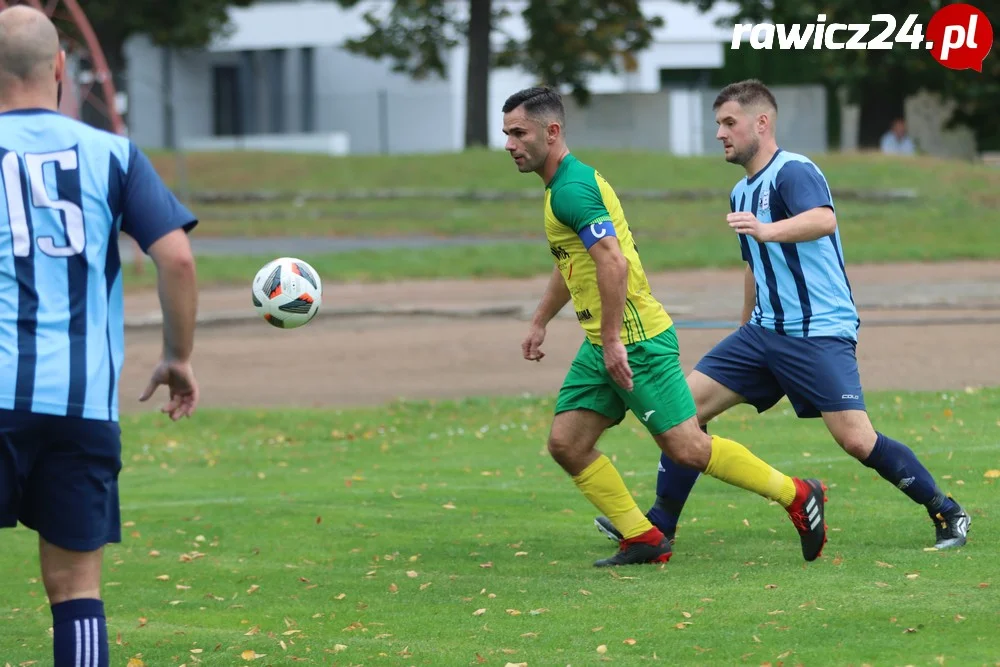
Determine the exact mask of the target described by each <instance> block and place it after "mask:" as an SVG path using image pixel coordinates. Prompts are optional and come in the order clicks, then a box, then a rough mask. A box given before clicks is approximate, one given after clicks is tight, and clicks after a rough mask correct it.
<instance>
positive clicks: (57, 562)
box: [41, 541, 102, 604]
mask: <svg viewBox="0 0 1000 667" xmlns="http://www.w3.org/2000/svg"><path fill="white" fill-rule="evenodd" d="M101 563H102V553H101V550H97V551H80V552H75V551H68V550H65V549H61V548H59V547H55V546H54V545H51V544H49V543H47V542H44V541H42V543H41V567H42V583H43V584H44V585H45V594H46V595H48V597H49V601H50V602H51V604H58V603H59V602H65V601H66V600H78V599H83V598H91V599H99V598H100V592H101Z"/></svg>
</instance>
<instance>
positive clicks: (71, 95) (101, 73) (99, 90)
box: [0, 0, 125, 134]
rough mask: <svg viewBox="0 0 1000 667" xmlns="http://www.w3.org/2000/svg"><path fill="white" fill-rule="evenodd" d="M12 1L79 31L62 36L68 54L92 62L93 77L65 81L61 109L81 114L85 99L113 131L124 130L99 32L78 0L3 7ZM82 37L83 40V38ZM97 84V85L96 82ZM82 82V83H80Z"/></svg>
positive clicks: (0, 1) (1, 1) (29, 0)
mask: <svg viewBox="0 0 1000 667" xmlns="http://www.w3.org/2000/svg"><path fill="white" fill-rule="evenodd" d="M11 5H28V6H30V7H34V8H35V9H38V10H40V11H43V12H45V14H46V15H47V16H48V17H49V18H51V19H53V20H55V21H56V22H57V24H58V22H59V21H64V22H68V23H72V24H73V26H75V28H76V32H77V33H78V34H70V33H68V32H67V31H61V34H60V37H61V38H62V41H63V46H64V48H65V49H66V54H67V56H76V57H78V58H84V59H86V60H87V61H88V62H89V63H90V64H91V67H92V68H93V69H92V73H93V77H92V78H91V79H90V80H89V81H87V82H85V83H79V84H78V82H69V81H67V82H65V83H64V84H63V97H62V102H61V104H60V111H62V112H63V113H65V114H66V115H68V116H72V117H74V118H79V116H80V107H81V105H82V104H83V102H84V101H86V102H88V103H89V104H90V106H91V107H92V108H93V109H95V110H97V111H98V112H99V113H101V114H102V115H103V116H104V117H105V118H107V120H108V125H109V126H110V129H111V131H112V132H114V133H116V134H124V133H125V124H124V122H122V118H121V116H120V115H119V113H118V105H117V103H116V97H115V95H116V93H115V84H114V80H113V79H112V76H111V70H109V69H108V61H107V59H106V58H105V57H104V51H103V50H102V49H101V44H100V42H98V41H97V35H95V34H94V29H93V27H91V25H90V21H88V20H87V15H86V14H84V13H83V9H81V8H80V5H79V3H77V1H76V0H45V2H44V3H43V1H42V0H22V1H21V2H9V3H8V2H7V0H0V9H6V8H7V7H9V6H11ZM81 40H82V41H81ZM95 84H96V86H95ZM78 85H79V87H77V86H78Z"/></svg>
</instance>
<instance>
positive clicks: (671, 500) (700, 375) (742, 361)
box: [594, 327, 783, 542]
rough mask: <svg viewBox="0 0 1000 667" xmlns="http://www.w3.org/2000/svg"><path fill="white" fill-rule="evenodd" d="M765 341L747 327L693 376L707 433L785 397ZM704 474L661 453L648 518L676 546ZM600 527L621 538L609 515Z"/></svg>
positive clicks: (600, 519) (690, 383) (712, 352)
mask: <svg viewBox="0 0 1000 667" xmlns="http://www.w3.org/2000/svg"><path fill="white" fill-rule="evenodd" d="M759 340H760V339H759V336H758V335H757V334H756V332H755V331H754V330H753V329H750V328H749V327H741V328H740V329H737V330H736V331H734V332H733V333H731V334H730V335H728V336H727V337H726V338H724V339H723V340H721V341H720V342H719V343H718V344H717V345H716V346H715V347H714V348H713V349H712V350H710V351H709V352H708V353H707V354H706V355H705V356H704V357H703V358H702V359H701V360H700V361H699V362H698V364H697V365H696V366H695V369H694V370H693V371H692V372H691V373H690V375H688V378H687V383H688V387H689V389H690V391H691V394H692V396H693V397H694V402H695V407H696V409H697V413H698V421H699V423H700V424H701V426H702V430H703V431H705V433H708V429H707V424H708V423H709V422H711V421H712V420H713V419H715V418H716V417H718V416H719V415H720V414H722V413H723V412H725V411H726V410H728V409H730V408H731V407H733V406H734V405H738V404H740V403H745V402H750V403H751V404H753V405H755V406H756V407H757V409H758V410H759V411H764V410H766V409H767V408H769V407H771V406H772V405H774V404H775V403H776V402H777V401H778V399H780V398H781V396H782V395H783V392H782V390H781V388H780V387H779V386H778V384H777V382H776V381H775V379H774V378H773V376H771V374H770V372H769V371H768V369H767V365H766V362H765V359H764V349H763V347H762V346H761V345H760V343H759ZM747 396H749V397H750V398H749V399H748V398H747ZM700 474H701V473H700V472H699V471H698V469H696V468H690V467H688V466H684V465H681V464H679V463H675V462H674V461H672V460H671V459H670V457H669V456H667V455H666V454H665V453H662V452H661V454H660V461H659V466H658V468H657V474H656V500H655V501H654V503H653V506H652V507H651V508H650V509H649V511H648V512H647V513H646V516H647V517H648V518H649V520H650V521H651V522H652V523H653V525H655V526H656V527H657V528H659V529H660V530H661V531H663V534H664V535H666V536H667V538H668V539H670V540H671V542H672V541H673V538H674V535H675V532H676V529H677V522H678V521H679V519H680V515H681V511H682V510H683V508H684V504H685V503H686V502H687V498H688V496H689V495H690V494H691V491H692V489H693V488H694V485H695V482H697V481H698V477H699V475H700ZM594 524H595V525H596V526H597V528H598V530H599V531H601V532H602V533H603V534H604V535H606V536H607V537H608V538H610V539H618V535H617V534H616V533H615V531H614V529H613V528H612V527H611V526H610V524H609V522H608V521H607V520H606V519H605V518H604V517H597V518H596V519H595V520H594Z"/></svg>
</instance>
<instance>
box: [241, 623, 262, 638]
mask: <svg viewBox="0 0 1000 667" xmlns="http://www.w3.org/2000/svg"><path fill="white" fill-rule="evenodd" d="M259 632H260V626H259V625H255V626H253V627H252V628H250V629H249V630H247V631H246V632H244V633H243V636H244V637H253V636H254V635H256V634H258V633H259Z"/></svg>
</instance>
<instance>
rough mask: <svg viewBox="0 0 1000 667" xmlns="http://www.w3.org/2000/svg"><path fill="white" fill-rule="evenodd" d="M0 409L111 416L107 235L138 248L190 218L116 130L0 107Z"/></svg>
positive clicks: (115, 367)
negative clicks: (122, 236) (132, 241)
mask: <svg viewBox="0 0 1000 667" xmlns="http://www.w3.org/2000/svg"><path fill="white" fill-rule="evenodd" d="M0 196H2V199H0V408H3V409H8V410H11V409H13V410H25V411H31V412H36V413H41V414H52V415H65V416H71V417H83V418H87V419H100V420H111V421H117V419H118V378H119V376H120V373H121V368H122V362H123V360H124V357H125V331H124V329H125V315H124V300H123V296H122V271H121V260H120V258H119V254H118V233H119V232H120V231H124V232H126V233H128V234H129V235H130V236H132V237H133V238H135V239H136V241H137V242H138V243H139V246H140V247H141V248H142V250H143V251H144V252H145V251H147V250H148V249H149V247H150V246H151V245H152V244H153V243H154V242H155V241H156V240H157V239H159V238H161V237H163V236H164V235H166V234H167V233H169V232H171V231H173V230H175V229H184V230H186V231H190V230H191V229H192V228H193V227H194V226H195V225H197V222H198V221H197V219H196V218H195V216H194V215H193V214H192V213H191V212H190V211H188V210H187V209H186V208H185V207H184V206H183V205H182V204H181V203H180V202H179V201H178V200H177V199H176V197H174V195H173V194H172V193H171V192H170V191H169V190H168V189H167V187H166V186H165V185H164V184H163V182H162V180H161V179H160V177H159V175H158V174H157V173H156V171H155V170H154V169H153V167H152V165H151V164H150V162H149V160H148V159H147V158H146V156H145V155H143V153H142V152H140V151H139V150H138V149H137V148H136V146H135V145H134V144H133V143H132V142H131V141H129V140H128V139H126V138H124V137H119V136H117V135H114V134H111V133H108V132H105V131H102V130H98V129H96V128H93V127H91V126H89V125H86V124H84V123H81V122H79V121H76V120H73V119H71V118H68V117H66V116H63V115H61V114H59V113H56V112H53V111H48V110H44V109H24V110H15V111H9V112H6V113H0Z"/></svg>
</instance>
